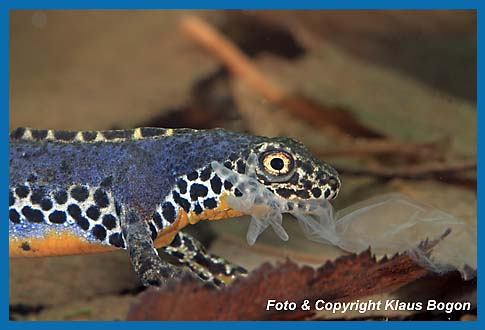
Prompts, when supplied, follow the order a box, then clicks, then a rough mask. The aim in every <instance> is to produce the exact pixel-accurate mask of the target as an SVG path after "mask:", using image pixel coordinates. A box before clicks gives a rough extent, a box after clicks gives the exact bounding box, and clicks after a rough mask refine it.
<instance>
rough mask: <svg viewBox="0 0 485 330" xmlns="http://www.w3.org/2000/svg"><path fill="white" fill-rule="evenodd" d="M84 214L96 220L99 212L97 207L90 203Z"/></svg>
mask: <svg viewBox="0 0 485 330" xmlns="http://www.w3.org/2000/svg"><path fill="white" fill-rule="evenodd" d="M86 215H87V216H88V217H89V218H91V219H93V220H98V219H99V216H100V215H101V212H100V211H99V207H97V206H94V205H92V206H90V207H89V208H88V210H87V211H86Z"/></svg>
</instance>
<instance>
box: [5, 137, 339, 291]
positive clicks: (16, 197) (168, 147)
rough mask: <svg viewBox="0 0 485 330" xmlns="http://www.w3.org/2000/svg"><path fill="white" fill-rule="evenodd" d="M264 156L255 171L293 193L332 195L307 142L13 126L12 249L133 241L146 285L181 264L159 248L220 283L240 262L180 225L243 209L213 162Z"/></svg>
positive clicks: (34, 252) (334, 178) (128, 244)
mask: <svg viewBox="0 0 485 330" xmlns="http://www.w3.org/2000/svg"><path fill="white" fill-rule="evenodd" d="M250 153H256V154H257V155H259V157H260V158H259V165H258V166H260V167H261V169H260V173H259V174H258V180H259V181H261V182H262V183H264V184H265V185H267V188H268V189H269V190H270V191H271V192H273V193H274V194H277V195H278V196H281V197H283V198H286V199H292V198H293V199H318V198H325V199H331V198H333V197H334V196H335V195H336V194H337V192H338V189H339V186H340V181H339V179H338V175H337V173H336V171H335V170H334V169H333V168H331V167H330V166H328V165H327V164H325V163H323V162H321V161H319V160H317V159H315V158H314V157H313V156H312V155H311V154H310V153H309V152H308V151H307V150H306V149H305V148H304V147H303V146H302V145H301V144H300V143H298V142H296V141H294V140H291V139H285V138H265V137H257V136H253V135H246V134H239V133H233V132H228V131H225V130H222V129H215V130H205V131H204V130H200V131H199V130H191V129H157V128H137V129H134V130H121V131H102V132H94V131H93V132H68V131H52V130H49V131H47V130H32V129H25V128H19V129H17V130H15V131H13V132H12V133H11V135H10V196H9V216H10V227H9V231H10V255H11V256H12V257H16V256H27V257H35V256H49V255H66V254H79V253H93V252H100V251H107V250H112V249H117V248H124V249H127V250H128V251H129V253H130V257H131V261H132V264H133V265H134V268H135V271H137V273H138V274H139V276H140V278H141V280H142V282H143V283H144V284H145V285H149V284H160V283H161V282H162V280H163V279H164V278H168V277H172V276H174V274H176V273H177V270H175V269H174V268H173V267H171V266H170V265H168V264H165V263H164V262H162V261H161V260H160V258H159V257H158V254H157V251H156V250H155V249H154V247H158V248H162V250H163V251H164V252H166V253H168V254H170V255H172V256H175V257H176V258H177V259H178V260H179V263H180V264H182V265H185V266H187V267H188V268H189V269H190V270H192V271H193V272H194V273H196V274H197V275H198V276H199V277H200V278H202V279H203V280H205V281H210V282H213V283H214V284H216V285H219V284H222V283H223V282H225V281H227V280H228V279H231V278H233V277H234V276H236V275H237V274H240V273H243V272H244V271H243V269H242V268H240V267H235V266H231V265H230V264H229V263H228V262H226V261H225V260H223V259H221V258H219V257H216V256H212V255H209V254H207V253H206V252H205V251H204V249H203V247H202V246H200V244H198V243H197V242H196V241H195V240H193V239H192V238H191V237H189V236H188V235H186V234H184V233H182V232H180V230H181V229H182V228H183V227H184V226H186V225H187V224H191V223H196V222H197V221H199V220H203V219H209V220H217V219H224V218H229V217H234V216H239V215H242V213H241V212H239V211H237V210H234V209H232V208H231V207H230V206H229V205H228V204H227V203H226V198H227V197H228V196H231V197H238V196H240V195H241V192H240V191H238V189H237V188H235V187H234V186H233V185H232V184H231V183H230V182H228V181H227V180H226V181H225V180H223V179H221V178H219V177H218V175H217V174H216V173H215V172H214V171H213V169H212V167H211V162H218V163H220V164H224V166H225V167H226V168H228V169H230V170H233V171H235V172H237V173H244V171H245V167H246V163H245V161H246V160H247V158H248V156H249V154H250Z"/></svg>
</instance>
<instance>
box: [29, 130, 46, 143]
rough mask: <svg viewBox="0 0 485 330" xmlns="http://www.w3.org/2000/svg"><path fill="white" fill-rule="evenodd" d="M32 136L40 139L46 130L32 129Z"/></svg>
mask: <svg viewBox="0 0 485 330" xmlns="http://www.w3.org/2000/svg"><path fill="white" fill-rule="evenodd" d="M31 133H32V138H33V139H34V140H37V141H39V140H42V139H45V138H46V137H47V130H32V132H31Z"/></svg>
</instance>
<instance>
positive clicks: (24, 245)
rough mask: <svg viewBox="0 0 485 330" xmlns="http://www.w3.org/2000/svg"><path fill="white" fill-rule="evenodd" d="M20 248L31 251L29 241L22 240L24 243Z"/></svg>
mask: <svg viewBox="0 0 485 330" xmlns="http://www.w3.org/2000/svg"><path fill="white" fill-rule="evenodd" d="M20 248H21V249H22V250H24V251H30V249H31V248H30V245H29V243H27V242H22V244H21V245H20Z"/></svg>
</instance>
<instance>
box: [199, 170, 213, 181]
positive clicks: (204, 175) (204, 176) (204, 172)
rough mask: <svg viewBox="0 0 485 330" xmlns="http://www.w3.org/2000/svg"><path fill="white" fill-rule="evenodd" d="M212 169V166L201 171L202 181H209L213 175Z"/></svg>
mask: <svg viewBox="0 0 485 330" xmlns="http://www.w3.org/2000/svg"><path fill="white" fill-rule="evenodd" d="M211 173H212V170H211V168H210V167H206V168H205V169H203V170H202V172H200V179H201V180H202V181H207V180H209V178H210V177H211Z"/></svg>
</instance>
